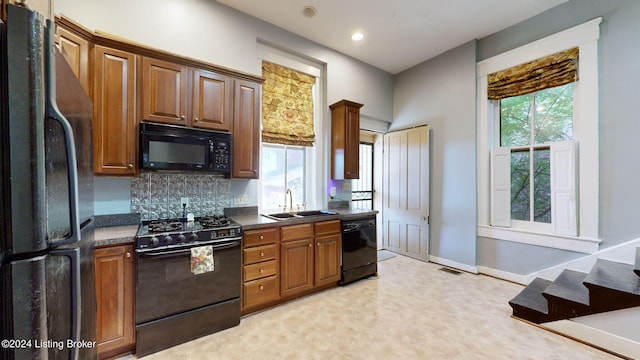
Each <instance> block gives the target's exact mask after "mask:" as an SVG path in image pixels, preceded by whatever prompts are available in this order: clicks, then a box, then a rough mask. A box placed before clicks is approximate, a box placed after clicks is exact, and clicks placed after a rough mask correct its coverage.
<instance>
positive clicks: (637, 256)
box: [633, 247, 640, 276]
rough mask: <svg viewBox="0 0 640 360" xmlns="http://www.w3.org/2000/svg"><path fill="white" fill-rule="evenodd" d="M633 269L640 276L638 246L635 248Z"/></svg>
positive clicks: (639, 248)
mask: <svg viewBox="0 0 640 360" xmlns="http://www.w3.org/2000/svg"><path fill="white" fill-rule="evenodd" d="M633 271H634V272H635V273H636V275H638V276H640V247H637V248H636V264H635V265H634V266H633Z"/></svg>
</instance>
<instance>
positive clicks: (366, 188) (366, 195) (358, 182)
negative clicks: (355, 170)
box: [351, 142, 373, 210]
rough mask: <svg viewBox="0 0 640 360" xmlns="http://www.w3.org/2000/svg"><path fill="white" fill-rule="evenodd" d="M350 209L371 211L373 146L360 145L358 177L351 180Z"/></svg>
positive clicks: (363, 143) (369, 144)
mask: <svg viewBox="0 0 640 360" xmlns="http://www.w3.org/2000/svg"><path fill="white" fill-rule="evenodd" d="M351 208H352V209H366V210H373V144H371V143H366V142H361V143H360V176H359V177H358V179H354V180H351Z"/></svg>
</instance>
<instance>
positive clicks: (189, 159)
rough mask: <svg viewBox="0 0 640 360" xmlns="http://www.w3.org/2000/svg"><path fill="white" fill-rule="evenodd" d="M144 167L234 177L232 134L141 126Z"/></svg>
mask: <svg viewBox="0 0 640 360" xmlns="http://www.w3.org/2000/svg"><path fill="white" fill-rule="evenodd" d="M140 167H141V168H142V169H149V170H172V171H199V172H210V173H217V174H223V175H227V176H228V175H229V174H230V173H231V134H230V133H226V132H220V131H211V130H200V129H192V128H184V127H179V126H173V125H161V124H154V123H147V122H141V123H140Z"/></svg>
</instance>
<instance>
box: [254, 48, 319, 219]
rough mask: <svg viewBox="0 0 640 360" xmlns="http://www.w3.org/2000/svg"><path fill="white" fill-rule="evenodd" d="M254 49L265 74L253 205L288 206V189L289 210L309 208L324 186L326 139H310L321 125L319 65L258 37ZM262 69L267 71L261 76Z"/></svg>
mask: <svg viewBox="0 0 640 360" xmlns="http://www.w3.org/2000/svg"><path fill="white" fill-rule="evenodd" d="M258 51H259V57H260V58H261V59H262V65H263V76H264V77H265V79H266V80H265V83H263V87H262V89H263V92H262V98H263V101H262V105H263V106H262V117H263V118H262V145H261V162H260V179H259V180H258V183H257V191H258V201H259V203H258V205H259V207H260V210H261V211H265V212H271V211H277V210H278V208H280V209H282V206H284V205H285V204H286V205H287V207H288V206H289V197H288V195H287V196H286V197H285V193H286V191H287V189H290V190H291V195H292V205H293V207H294V210H296V205H300V209H302V208H304V205H305V204H306V207H307V208H308V209H312V208H314V209H315V208H318V207H319V204H322V203H323V201H326V196H327V194H326V192H325V191H323V189H326V180H324V178H325V176H324V173H325V172H326V170H325V169H324V167H323V165H324V164H323V161H322V154H323V153H324V149H325V145H324V142H323V141H317V139H316V140H314V134H323V133H324V128H325V126H326V125H325V124H324V121H323V120H322V119H324V118H325V116H324V112H325V110H324V108H323V106H321V104H323V99H322V93H323V91H322V89H323V88H324V82H323V73H324V70H323V66H322V65H321V64H320V63H317V62H315V61H313V60H312V59H309V58H302V57H299V56H297V55H295V54H293V53H291V52H288V51H286V50H284V49H281V48H275V47H273V46H271V45H270V44H267V43H263V42H261V41H260V40H259V41H258ZM265 64H266V65H265ZM274 69H275V72H273V71H272V70H274ZM265 70H266V71H268V72H270V73H271V74H269V75H267V76H265ZM273 74H275V75H276V76H271V75H273ZM309 91H310V92H309ZM285 199H286V200H285ZM287 210H288V209H287Z"/></svg>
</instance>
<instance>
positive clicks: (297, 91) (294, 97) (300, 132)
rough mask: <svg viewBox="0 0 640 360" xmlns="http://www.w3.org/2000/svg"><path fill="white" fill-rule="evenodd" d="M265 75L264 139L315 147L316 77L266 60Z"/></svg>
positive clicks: (275, 142)
mask: <svg viewBox="0 0 640 360" xmlns="http://www.w3.org/2000/svg"><path fill="white" fill-rule="evenodd" d="M262 76H263V77H264V78H265V82H264V84H263V85H262V141H263V142H268V143H274V144H284V145H302V146H313V142H314V139H315V133H314V129H313V91H312V89H313V84H315V82H316V79H315V77H313V76H311V75H307V74H304V73H301V72H299V71H295V70H292V69H289V68H286V67H282V66H280V65H276V64H272V63H269V62H266V61H263V62H262Z"/></svg>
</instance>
